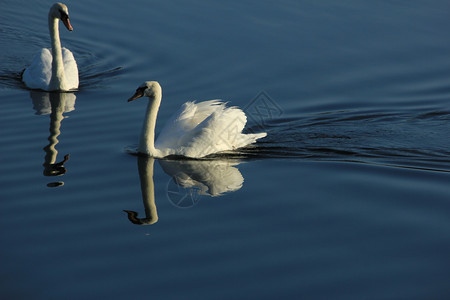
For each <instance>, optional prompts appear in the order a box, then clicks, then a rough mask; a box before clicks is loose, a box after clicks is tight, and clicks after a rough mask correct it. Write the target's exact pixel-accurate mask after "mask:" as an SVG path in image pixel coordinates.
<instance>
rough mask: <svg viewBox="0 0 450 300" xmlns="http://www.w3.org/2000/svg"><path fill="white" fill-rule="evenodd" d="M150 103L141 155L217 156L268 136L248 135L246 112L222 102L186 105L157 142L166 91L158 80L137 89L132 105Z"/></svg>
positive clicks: (139, 150) (144, 127)
mask: <svg viewBox="0 0 450 300" xmlns="http://www.w3.org/2000/svg"><path fill="white" fill-rule="evenodd" d="M144 96H146V97H148V99H149V102H148V106H147V112H146V115H145V120H144V125H143V127H142V131H141V137H140V141H139V147H138V152H139V153H143V154H148V155H150V156H153V157H156V158H161V157H166V156H171V155H174V156H185V157H191V158H201V157H204V156H207V155H210V154H213V153H217V152H222V151H227V150H234V149H238V148H241V147H244V146H247V145H249V144H252V143H254V142H256V140H257V139H260V138H263V137H265V136H266V135H267V134H266V133H265V132H261V133H254V134H250V133H249V134H244V133H242V130H243V129H244V126H245V124H246V122H247V117H246V116H245V113H244V112H243V111H242V110H241V109H239V108H237V107H227V106H226V104H225V103H223V102H221V101H220V100H209V101H204V102H199V103H195V102H186V103H184V104H183V105H182V106H181V108H180V109H179V110H178V112H176V113H175V114H174V115H173V116H172V117H171V118H170V119H169V120H168V121H167V124H166V125H165V127H164V128H163V129H162V130H161V132H160V134H159V136H158V139H157V140H156V141H155V126H156V117H157V115H158V109H159V106H160V104H161V99H162V89H161V86H160V85H159V83H158V82H156V81H146V82H144V83H143V84H142V85H141V86H139V87H138V88H137V89H136V92H135V94H134V95H133V96H132V97H131V98H130V99H128V102H130V101H132V100H135V99H137V98H140V97H144Z"/></svg>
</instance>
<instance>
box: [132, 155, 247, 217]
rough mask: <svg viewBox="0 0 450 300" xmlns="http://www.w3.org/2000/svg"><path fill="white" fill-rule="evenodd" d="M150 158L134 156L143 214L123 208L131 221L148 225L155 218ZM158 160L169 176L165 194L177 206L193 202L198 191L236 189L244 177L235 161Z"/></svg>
mask: <svg viewBox="0 0 450 300" xmlns="http://www.w3.org/2000/svg"><path fill="white" fill-rule="evenodd" d="M154 161H155V159H154V158H153V157H141V156H140V157H138V170H139V179H140V182H141V191H142V199H143V202H144V211H145V217H144V218H138V213H137V212H135V211H131V210H124V211H125V212H126V213H127V214H128V219H129V220H130V221H131V222H132V223H133V224H137V225H150V224H154V223H156V222H157V221H158V212H157V209H156V203H155V189H154V183H153V168H154ZM159 164H160V165H161V167H162V169H163V170H164V172H166V173H167V174H168V175H169V176H171V180H170V181H169V184H168V185H167V190H166V192H167V197H168V199H169V201H170V202H171V203H172V204H173V205H174V206H176V207H178V208H188V207H191V206H193V205H194V204H196V203H197V202H198V198H199V196H200V195H206V196H211V197H216V196H221V195H222V194H224V193H227V192H234V191H237V190H239V189H240V188H241V187H242V184H243V182H244V177H243V176H242V174H241V172H240V171H239V169H238V168H237V167H236V166H237V165H239V162H238V161H229V160H211V161H206V160H202V161H199V160H159Z"/></svg>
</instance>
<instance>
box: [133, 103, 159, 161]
mask: <svg viewBox="0 0 450 300" xmlns="http://www.w3.org/2000/svg"><path fill="white" fill-rule="evenodd" d="M160 104H161V95H156V96H155V97H154V99H149V101H148V105H147V112H146V113H145V119H144V125H143V127H142V130H141V138H140V140H139V149H138V152H140V153H146V154H149V155H150V156H154V157H155V156H156V157H157V156H158V150H157V149H155V127H156V118H157V116H158V109H159V105H160Z"/></svg>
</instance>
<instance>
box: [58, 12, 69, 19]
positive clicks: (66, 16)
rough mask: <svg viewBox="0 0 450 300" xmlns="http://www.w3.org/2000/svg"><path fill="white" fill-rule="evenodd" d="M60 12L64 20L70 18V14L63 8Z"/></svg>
mask: <svg viewBox="0 0 450 300" xmlns="http://www.w3.org/2000/svg"><path fill="white" fill-rule="evenodd" d="M59 14H60V16H61V19H62V20H64V19H68V18H69V15H68V14H67V13H66V12H65V11H63V10H61V9H60V10H59Z"/></svg>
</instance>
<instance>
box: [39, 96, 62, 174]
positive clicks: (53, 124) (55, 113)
mask: <svg viewBox="0 0 450 300" xmlns="http://www.w3.org/2000/svg"><path fill="white" fill-rule="evenodd" d="M50 103H51V107H52V112H51V114H50V136H49V137H48V141H49V144H48V145H47V146H45V147H44V150H45V152H46V155H45V164H44V166H45V165H47V166H49V165H51V164H54V163H55V162H56V156H57V155H58V151H57V150H56V148H55V147H56V145H57V144H58V142H59V141H58V136H59V135H60V134H61V131H60V128H61V121H62V120H63V118H64V116H63V112H64V105H65V98H64V97H63V95H62V94H57V93H50Z"/></svg>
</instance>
